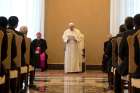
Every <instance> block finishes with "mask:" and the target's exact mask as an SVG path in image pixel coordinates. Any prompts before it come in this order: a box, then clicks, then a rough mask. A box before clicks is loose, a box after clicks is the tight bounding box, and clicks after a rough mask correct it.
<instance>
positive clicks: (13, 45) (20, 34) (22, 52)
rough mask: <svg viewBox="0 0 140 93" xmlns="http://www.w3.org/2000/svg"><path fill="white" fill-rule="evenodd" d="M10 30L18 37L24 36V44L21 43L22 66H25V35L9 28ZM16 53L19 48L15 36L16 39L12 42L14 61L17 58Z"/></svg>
mask: <svg viewBox="0 0 140 93" xmlns="http://www.w3.org/2000/svg"><path fill="white" fill-rule="evenodd" d="M9 29H11V30H13V31H14V32H15V33H16V34H17V35H19V36H22V38H23V39H22V43H21V66H25V65H26V63H25V56H24V55H25V52H26V43H25V38H24V34H23V33H21V32H18V31H16V30H15V29H13V28H9ZM14 48H15V49H14ZM14 51H15V53H14ZM16 52H17V48H16V41H15V35H14V38H13V40H12V56H13V57H12V59H14V58H15V57H16V56H17V53H16ZM13 53H14V55H13ZM13 65H14V66H15V64H13Z"/></svg>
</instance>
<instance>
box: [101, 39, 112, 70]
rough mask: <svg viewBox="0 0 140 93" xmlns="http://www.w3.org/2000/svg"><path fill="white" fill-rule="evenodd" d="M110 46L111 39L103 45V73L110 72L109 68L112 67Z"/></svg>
mask: <svg viewBox="0 0 140 93" xmlns="http://www.w3.org/2000/svg"><path fill="white" fill-rule="evenodd" d="M111 59H112V44H111V39H109V40H108V41H106V42H105V43H104V55H103V61H102V65H103V71H105V72H110V68H111V67H112V60H111Z"/></svg>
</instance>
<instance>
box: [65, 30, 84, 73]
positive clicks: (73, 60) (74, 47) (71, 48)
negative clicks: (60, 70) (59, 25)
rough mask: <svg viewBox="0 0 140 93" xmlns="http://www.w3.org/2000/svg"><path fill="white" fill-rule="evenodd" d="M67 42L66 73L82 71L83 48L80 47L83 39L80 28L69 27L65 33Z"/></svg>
mask: <svg viewBox="0 0 140 93" xmlns="http://www.w3.org/2000/svg"><path fill="white" fill-rule="evenodd" d="M63 40H64V43H65V63H64V64H65V73H67V72H81V71H82V65H81V64H82V63H81V49H80V47H79V44H80V41H81V32H80V31H79V30H78V29H76V28H75V29H74V30H73V31H71V30H70V29H67V30H66V31H65V32H64V34H63Z"/></svg>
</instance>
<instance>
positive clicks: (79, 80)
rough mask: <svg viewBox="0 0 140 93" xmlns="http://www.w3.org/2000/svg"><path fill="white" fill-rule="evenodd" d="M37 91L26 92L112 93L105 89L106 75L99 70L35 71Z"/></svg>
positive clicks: (106, 85)
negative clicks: (80, 71)
mask: <svg viewBox="0 0 140 93" xmlns="http://www.w3.org/2000/svg"><path fill="white" fill-rule="evenodd" d="M35 84H36V85H37V86H38V87H39V90H38V91H34V90H29V92H28V93H113V92H112V91H107V88H108V83H107V75H106V74H104V73H102V72H101V71H92V72H91V71H87V72H85V73H72V74H64V73H63V71H48V72H37V74H36V80H35Z"/></svg>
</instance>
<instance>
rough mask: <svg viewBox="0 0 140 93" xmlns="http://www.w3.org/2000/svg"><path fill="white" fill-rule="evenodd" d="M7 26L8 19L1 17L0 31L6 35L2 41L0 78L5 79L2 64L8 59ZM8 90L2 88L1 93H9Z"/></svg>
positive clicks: (0, 88)
mask: <svg viewBox="0 0 140 93" xmlns="http://www.w3.org/2000/svg"><path fill="white" fill-rule="evenodd" d="M7 24H8V20H7V18H6V17H3V16H0V31H2V32H3V33H4V36H3V39H2V45H1V61H0V77H3V76H4V75H5V69H4V66H3V64H2V62H3V61H4V60H5V58H6V57H7V48H8V37H7V33H6V29H7V28H6V27H7ZM6 90H7V89H4V88H3V87H0V91H1V93H8V91H6Z"/></svg>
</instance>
